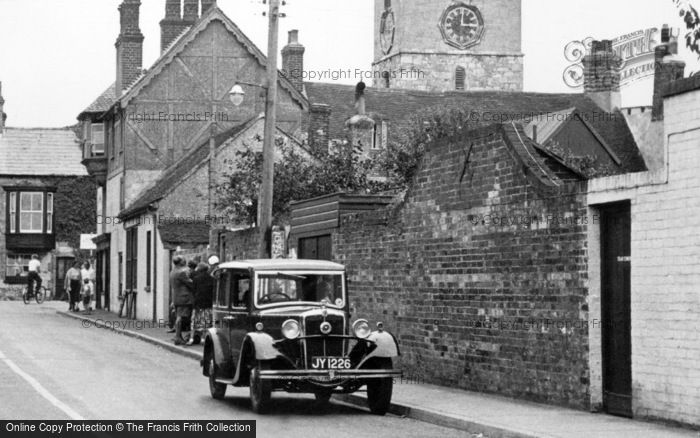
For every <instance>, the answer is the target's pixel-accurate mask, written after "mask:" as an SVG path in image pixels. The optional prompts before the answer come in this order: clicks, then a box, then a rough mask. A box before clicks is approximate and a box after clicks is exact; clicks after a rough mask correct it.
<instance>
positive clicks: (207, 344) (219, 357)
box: [202, 328, 231, 373]
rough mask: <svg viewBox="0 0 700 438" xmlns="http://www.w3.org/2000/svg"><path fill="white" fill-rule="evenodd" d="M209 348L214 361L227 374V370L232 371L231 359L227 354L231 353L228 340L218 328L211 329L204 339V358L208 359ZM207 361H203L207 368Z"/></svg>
mask: <svg viewBox="0 0 700 438" xmlns="http://www.w3.org/2000/svg"><path fill="white" fill-rule="evenodd" d="M207 348H209V349H211V353H212V354H214V360H215V361H216V363H217V364H218V366H219V367H220V368H221V370H222V371H223V372H224V373H225V372H226V371H227V370H230V369H231V358H230V357H229V355H228V354H226V352H228V351H231V349H230V348H229V345H228V340H227V339H226V337H225V336H223V335H222V334H221V333H220V329H218V328H210V329H208V330H207V334H206V336H205V338H204V357H205V358H206V356H207V353H209V351H207ZM204 360H205V359H202V366H203V367H205V366H206V364H205V363H204Z"/></svg>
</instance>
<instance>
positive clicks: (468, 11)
mask: <svg viewBox="0 0 700 438" xmlns="http://www.w3.org/2000/svg"><path fill="white" fill-rule="evenodd" d="M440 32H441V33H442V38H443V39H444V40H445V42H446V43H447V44H449V45H451V46H453V47H456V48H458V49H462V50H464V49H467V48H469V47H471V46H474V45H476V44H478V43H479V41H480V40H481V35H483V33H484V19H483V18H482V17H481V12H479V9H477V8H476V7H475V6H471V5H465V4H461V3H457V4H453V5H451V6H448V7H447V9H445V11H444V12H443V13H442V18H441V19H440Z"/></svg>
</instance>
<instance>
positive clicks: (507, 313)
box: [333, 129, 589, 408]
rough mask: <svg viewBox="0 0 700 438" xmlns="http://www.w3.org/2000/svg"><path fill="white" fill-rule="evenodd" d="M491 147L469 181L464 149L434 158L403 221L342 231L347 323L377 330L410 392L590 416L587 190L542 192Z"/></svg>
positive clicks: (504, 148) (437, 151)
mask: <svg viewBox="0 0 700 438" xmlns="http://www.w3.org/2000/svg"><path fill="white" fill-rule="evenodd" d="M486 134H488V133H485V132H482V133H481V134H480V135H484V138H482V139H481V140H475V141H474V148H473V150H472V154H471V158H470V162H471V163H470V164H469V165H467V166H466V167H465V164H464V163H465V158H466V154H465V151H466V150H467V149H468V146H469V144H470V143H471V142H465V141H461V142H457V141H455V142H447V143H444V144H442V145H436V146H434V147H432V148H431V150H430V152H429V153H428V154H427V156H426V157H425V160H424V163H423V167H422V169H421V170H420V171H419V173H418V175H417V176H416V179H415V183H414V187H413V188H412V189H411V190H410V191H409V194H408V195H407V199H406V202H405V203H404V204H403V206H401V207H400V208H398V209H395V210H381V211H375V212H372V213H368V214H364V215H351V216H345V217H343V218H342V220H341V222H342V223H341V227H340V229H339V230H338V231H337V232H336V233H335V234H334V236H333V246H334V248H333V252H334V255H335V258H336V260H337V261H338V262H340V263H344V264H345V265H346V266H347V269H348V272H349V276H350V280H351V282H350V293H351V298H350V302H351V306H352V307H353V315H354V317H355V318H368V319H369V320H370V322H372V323H374V322H376V321H380V320H381V321H383V322H384V323H385V326H386V327H387V329H389V330H390V331H392V332H393V333H394V334H395V335H396V336H397V338H398V340H399V342H400V345H401V348H402V354H403V356H402V358H401V362H402V363H401V366H402V367H403V368H404V370H405V371H406V373H407V374H410V375H411V376H412V377H413V378H416V379H420V380H422V381H427V382H433V383H437V384H443V385H448V386H456V387H461V388H465V389H470V390H476V391H484V392H493V393H499V394H504V395H508V396H513V397H519V398H525V399H530V400H536V401H541V402H547V403H553V404H558V405H568V406H573V407H579V408H585V407H587V404H588V398H589V397H588V392H589V390H588V378H589V377H588V376H589V373H588V356H587V354H588V344H587V329H588V327H587V324H586V321H587V310H588V305H587V302H586V294H587V289H586V279H587V274H586V272H587V265H586V225H585V224H584V223H581V222H582V221H583V220H582V218H585V217H586V205H585V197H584V196H583V195H579V194H577V193H580V192H583V193H585V190H583V187H577V186H569V187H565V188H563V189H559V190H555V191H551V190H546V189H544V188H543V187H542V186H540V185H538V184H537V183H536V181H533V178H532V177H530V178H528V177H526V176H525V170H524V168H523V166H522V164H521V162H520V161H519V160H517V159H516V158H515V155H514V154H513V149H512V148H511V147H510V146H509V145H507V144H506V142H505V141H504V139H503V133H502V132H501V131H499V130H498V129H495V130H494V131H492V132H491V134H492V135H486ZM488 215H494V216H495V217H499V218H500V217H503V218H506V220H510V221H515V222H516V223H515V224H513V225H501V224H498V225H494V221H493V220H492V219H493V218H489V217H488ZM534 216H536V217H538V219H539V221H532V220H531V218H532V217H534ZM550 216H551V217H552V218H551V219H553V218H555V217H556V218H564V217H568V218H569V219H568V223H554V221H553V220H551V219H550V220H549V221H546V220H545V218H548V217H550ZM528 218H530V219H528ZM577 219H578V222H577ZM528 221H529V222H532V223H531V224H527V222H528ZM547 320H550V321H552V322H551V323H550V324H549V325H548V324H547V322H546V321H547ZM543 321H544V322H543ZM526 324H528V325H526ZM563 324H568V328H566V329H565V330H562V329H561V327H563Z"/></svg>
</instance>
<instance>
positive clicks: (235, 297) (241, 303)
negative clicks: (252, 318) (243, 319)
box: [231, 272, 250, 309]
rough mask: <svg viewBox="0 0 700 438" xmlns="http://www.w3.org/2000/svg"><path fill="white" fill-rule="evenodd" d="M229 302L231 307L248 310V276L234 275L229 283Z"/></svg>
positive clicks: (244, 274)
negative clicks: (231, 304) (231, 303)
mask: <svg viewBox="0 0 700 438" xmlns="http://www.w3.org/2000/svg"><path fill="white" fill-rule="evenodd" d="M231 300H232V302H233V307H237V308H246V309H248V308H250V275H249V274H248V273H247V272H246V273H236V274H235V275H233V278H232V281H231Z"/></svg>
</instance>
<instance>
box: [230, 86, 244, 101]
mask: <svg viewBox="0 0 700 438" xmlns="http://www.w3.org/2000/svg"><path fill="white" fill-rule="evenodd" d="M244 97H245V91H243V87H241V86H240V85H238V84H235V85H234V86H233V87H231V91H229V92H228V98H229V99H230V100H231V103H233V104H234V105H236V106H240V104H242V103H243V98H244Z"/></svg>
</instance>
